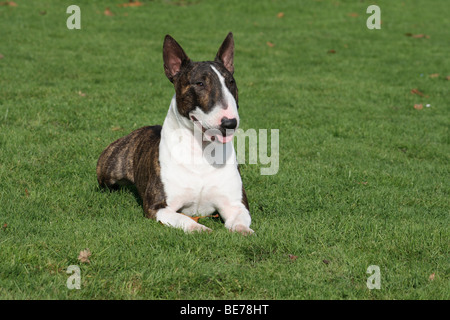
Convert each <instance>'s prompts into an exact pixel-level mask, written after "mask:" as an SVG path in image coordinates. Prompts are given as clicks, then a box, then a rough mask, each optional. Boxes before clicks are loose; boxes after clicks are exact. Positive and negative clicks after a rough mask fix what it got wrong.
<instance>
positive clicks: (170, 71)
mask: <svg viewBox="0 0 450 320" xmlns="http://www.w3.org/2000/svg"><path fill="white" fill-rule="evenodd" d="M163 59H164V72H165V73H166V76H167V78H168V79H169V80H170V82H173V78H174V77H175V76H176V74H177V73H178V72H180V69H181V67H182V66H183V65H184V64H186V63H188V62H189V57H188V56H187V55H186V53H185V52H184V50H183V48H181V46H180V45H179V44H178V43H177V42H176V41H175V39H174V38H172V37H171V36H169V35H166V37H165V38H164V45H163Z"/></svg>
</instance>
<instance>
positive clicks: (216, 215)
mask: <svg viewBox="0 0 450 320" xmlns="http://www.w3.org/2000/svg"><path fill="white" fill-rule="evenodd" d="M181 214H182V215H185V216H186V217H189V218H191V219H192V220H194V221H195V222H197V223H198V220H200V219H203V218H218V217H219V215H218V214H214V215H208V216H194V217H193V216H188V215H187V214H184V213H181Z"/></svg>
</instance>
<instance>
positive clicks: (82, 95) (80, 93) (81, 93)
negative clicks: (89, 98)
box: [78, 90, 86, 97]
mask: <svg viewBox="0 0 450 320" xmlns="http://www.w3.org/2000/svg"><path fill="white" fill-rule="evenodd" d="M78 95H79V96H80V97H86V93H84V92H81V90H80V91H78Z"/></svg>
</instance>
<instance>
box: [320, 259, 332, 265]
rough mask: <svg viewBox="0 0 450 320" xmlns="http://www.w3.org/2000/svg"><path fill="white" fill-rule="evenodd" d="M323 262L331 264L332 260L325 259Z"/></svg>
mask: <svg viewBox="0 0 450 320" xmlns="http://www.w3.org/2000/svg"><path fill="white" fill-rule="evenodd" d="M322 262H323V263H325V264H329V263H330V260H327V259H323V260H322Z"/></svg>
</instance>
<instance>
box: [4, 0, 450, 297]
mask: <svg viewBox="0 0 450 320" xmlns="http://www.w3.org/2000/svg"><path fill="white" fill-rule="evenodd" d="M124 2H126V0H117V1H88V0H77V1H72V0H71V1H50V0H43V1H30V0H16V1H15V2H13V3H5V2H2V4H1V5H0V299H269V300H271V299H450V252H449V251H450V242H449V239H450V229H449V225H450V224H449V222H450V219H449V212H450V204H449V191H450V186H449V181H450V179H449V178H450V175H449V160H450V147H449V143H450V139H449V137H450V135H449V130H448V129H449V126H450V120H449V119H450V117H449V116H450V112H449V111H450V106H449V88H450V81H449V76H450V59H449V52H450V42H449V37H450V32H449V30H450V18H449V15H448V8H449V7H448V0H433V1H425V0H422V1H419V0H417V1H376V2H374V1H350V0H333V1H326V0H322V1H320V0H315V1H304V2H299V1H297V0H290V1H276V0H264V1H257V2H245V1H237V0H232V1H231V0H230V1H224V0H221V1H206V0H196V1H188V0H186V1H183V0H178V1H176V0H174V1H169V0H160V1H158V0H155V1H145V0H141V2H142V3H143V5H142V6H136V7H130V6H129V7H124V6H119V5H120V4H122V3H124ZM14 4H15V5H14ZM73 4H76V5H78V6H79V7H80V9H81V29H79V30H76V29H74V30H69V29H68V28H67V27H66V20H67V19H68V18H69V16H70V14H68V13H66V9H67V7H68V6H69V5H73ZM371 4H377V5H378V6H379V7H380V8H381V21H382V23H381V29H378V30H377V29H374V30H369V29H368V28H367V27H366V20H367V19H368V17H369V16H370V14H367V13H366V9H367V7H368V6H369V5H371ZM107 8H108V9H107ZM229 31H233V33H234V39H235V44H236V52H235V78H236V82H237V84H238V87H239V105H240V109H239V111H240V116H241V128H242V129H244V130H248V129H255V130H257V131H258V130H260V129H268V130H269V132H270V130H271V129H278V130H279V170H278V172H277V173H276V174H274V175H261V174H260V169H261V168H264V167H266V166H267V165H264V164H262V163H261V162H258V163H257V164H250V163H246V164H243V165H242V166H241V173H242V179H243V182H244V185H245V188H246V191H247V196H248V199H249V204H250V211H251V214H252V221H253V222H252V226H251V227H252V229H253V230H255V234H254V235H252V236H247V237H245V236H242V235H240V234H234V233H230V232H228V231H227V230H226V229H225V228H224V226H223V222H222V221H220V220H219V219H212V218H205V219H201V220H200V223H203V224H205V225H206V226H208V227H209V228H211V229H213V232H212V233H210V234H207V233H196V234H184V233H183V232H182V231H180V230H176V229H171V228H168V227H164V226H162V225H160V224H159V223H157V222H155V221H153V220H149V219H146V218H144V216H143V212H142V207H141V205H140V201H139V199H136V197H135V196H134V194H133V192H130V190H128V189H122V190H119V191H117V192H107V191H103V190H101V189H100V188H98V186H97V179H96V172H95V167H96V162H97V159H98V156H99V155H100V153H101V152H102V150H103V149H104V148H105V147H106V146H107V145H108V144H109V143H110V142H112V141H114V140H115V139H117V138H119V137H121V136H124V135H126V134H128V133H129V132H131V131H132V130H134V129H137V128H139V127H142V126H145V125H151V124H162V122H163V120H164V118H165V115H166V113H167V109H168V106H169V103H170V99H171V97H172V95H173V92H174V90H173V86H172V85H171V83H170V82H169V81H168V80H167V78H166V77H165V75H164V69H163V62H162V43H163V39H164V36H165V35H166V34H170V35H172V36H173V37H174V38H175V39H176V40H177V41H178V42H179V43H180V44H181V45H182V46H183V48H184V49H185V50H186V53H187V54H188V55H189V56H190V57H191V58H192V59H194V60H211V59H213V58H214V55H215V54H216V52H217V49H218V48H219V46H220V44H221V43H222V41H223V39H224V38H225V36H226V35H227V33H228V32H229ZM269 141H270V140H269ZM269 150H270V146H269ZM87 248H88V249H89V251H90V253H91V255H90V256H89V261H81V260H79V259H78V257H79V254H80V252H81V251H83V250H85V249H87ZM70 265H76V266H79V268H80V272H81V288H80V289H79V290H76V289H73V290H69V289H68V288H67V280H68V279H69V276H70V274H67V273H66V271H67V269H68V267H69V266H70ZM371 265H376V266H379V268H380V269H379V270H380V273H379V275H380V277H379V278H380V289H372V290H371V289H369V288H368V286H367V285H366V283H367V279H368V278H369V277H370V276H371V274H369V273H367V272H366V271H367V268H368V267H369V266H371Z"/></svg>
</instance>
